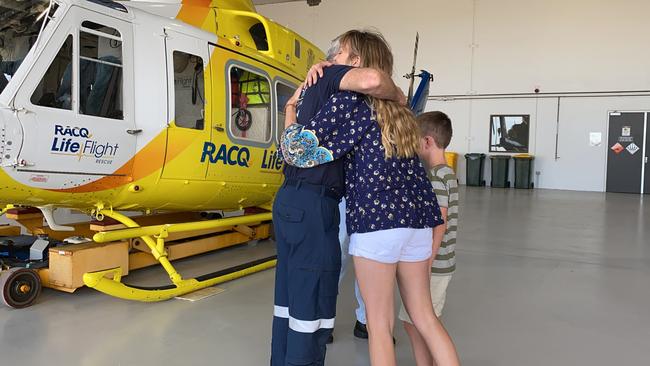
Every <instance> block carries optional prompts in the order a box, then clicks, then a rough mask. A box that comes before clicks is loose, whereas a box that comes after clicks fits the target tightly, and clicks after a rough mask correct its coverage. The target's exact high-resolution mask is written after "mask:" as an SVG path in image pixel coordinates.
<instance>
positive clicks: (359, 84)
mask: <svg viewBox="0 0 650 366" xmlns="http://www.w3.org/2000/svg"><path fill="white" fill-rule="evenodd" d="M332 65H334V64H333V63H331V62H329V61H322V62H319V63H317V64H314V65H313V66H312V67H311V68H310V69H309V72H308V73H307V78H306V79H305V85H307V86H308V87H309V86H312V85H314V84H316V83H317V82H318V79H319V78H321V77H323V69H324V68H326V67H329V66H332ZM338 88H339V89H340V90H347V91H353V92H357V93H361V94H366V95H369V96H371V97H375V98H379V99H387V100H393V101H396V102H398V103H400V104H402V105H406V96H405V95H404V93H403V92H402V89H400V88H398V87H397V85H395V83H394V82H393V79H392V78H391V77H390V75H388V74H387V73H385V72H383V71H381V70H377V69H373V68H369V67H352V68H351V69H350V70H348V71H347V72H346V73H345V75H344V76H343V78H341V82H340V83H339V85H338Z"/></svg>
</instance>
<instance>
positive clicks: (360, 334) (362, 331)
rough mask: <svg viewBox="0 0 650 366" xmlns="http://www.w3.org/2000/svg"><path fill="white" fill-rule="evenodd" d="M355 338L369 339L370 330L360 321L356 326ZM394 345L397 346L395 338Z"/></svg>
mask: <svg viewBox="0 0 650 366" xmlns="http://www.w3.org/2000/svg"><path fill="white" fill-rule="evenodd" d="M354 336H355V337H357V338H361V339H368V328H367V327H366V325H365V324H363V323H362V322H360V321H358V320H357V323H356V324H354ZM393 344H395V337H393Z"/></svg>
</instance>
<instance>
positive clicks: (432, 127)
mask: <svg viewBox="0 0 650 366" xmlns="http://www.w3.org/2000/svg"><path fill="white" fill-rule="evenodd" d="M417 121H418V124H419V125H420V133H421V135H422V136H431V137H433V141H435V142H436V145H438V147H439V148H441V149H446V148H447V146H449V143H450V142H451V136H452V135H453V130H452V128H451V119H449V117H448V116H447V115H446V114H444V113H442V112H440V111H435V112H426V113H422V114H420V115H419V116H417Z"/></svg>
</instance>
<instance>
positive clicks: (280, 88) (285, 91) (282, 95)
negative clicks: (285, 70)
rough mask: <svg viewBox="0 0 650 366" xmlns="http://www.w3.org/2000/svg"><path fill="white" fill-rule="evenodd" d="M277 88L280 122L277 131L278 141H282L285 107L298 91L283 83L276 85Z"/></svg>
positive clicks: (278, 119)
mask: <svg viewBox="0 0 650 366" xmlns="http://www.w3.org/2000/svg"><path fill="white" fill-rule="evenodd" d="M275 88H276V93H275V95H277V103H276V104H277V108H278V109H277V111H278V112H277V113H278V114H277V116H278V118H277V121H278V131H277V134H276V136H277V139H278V141H279V140H280V136H282V133H283V132H284V117H285V114H284V106H285V105H286V104H287V101H289V99H290V98H291V96H293V93H294V92H295V91H296V88H294V87H291V86H288V85H285V84H282V83H277V84H275Z"/></svg>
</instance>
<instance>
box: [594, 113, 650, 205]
mask: <svg viewBox="0 0 650 366" xmlns="http://www.w3.org/2000/svg"><path fill="white" fill-rule="evenodd" d="M612 113H621V114H623V113H643V149H642V152H641V153H642V154H643V159H641V193H640V194H641V195H643V194H645V192H644V188H645V166H646V161H645V156H646V155H645V153H646V149H647V146H646V145H647V144H646V142H648V115H649V114H650V110H618V109H613V110H609V111H607V126H606V128H605V140H606V141H607V143H606V144H605V147H606V148H607V150H606V153H605V176H604V178H603V181H604V182H603V183H604V186H605V193H607V174H608V173H609V172H608V166H609V148H610V146H609V121H610V117H611V115H612Z"/></svg>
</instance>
